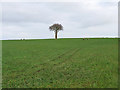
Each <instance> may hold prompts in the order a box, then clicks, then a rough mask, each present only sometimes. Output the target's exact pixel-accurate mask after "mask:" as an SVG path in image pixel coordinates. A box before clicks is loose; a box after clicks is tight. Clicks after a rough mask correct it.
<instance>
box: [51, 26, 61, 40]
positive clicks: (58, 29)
mask: <svg viewBox="0 0 120 90" xmlns="http://www.w3.org/2000/svg"><path fill="white" fill-rule="evenodd" d="M49 29H50V31H54V32H55V39H57V33H58V32H59V31H60V30H63V26H62V25H61V24H53V25H52V26H50V27H49Z"/></svg>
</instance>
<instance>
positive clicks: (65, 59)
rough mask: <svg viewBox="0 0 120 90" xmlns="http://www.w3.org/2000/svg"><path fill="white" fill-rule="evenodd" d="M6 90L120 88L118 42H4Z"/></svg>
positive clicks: (60, 40)
mask: <svg viewBox="0 0 120 90" xmlns="http://www.w3.org/2000/svg"><path fill="white" fill-rule="evenodd" d="M2 45H3V47H2V49H3V50H2V57H3V59H2V69H3V72H2V75H3V76H2V77H3V81H2V87H3V88H10V87H11V88H117V85H118V39H97V38H96V39H89V40H83V39H79V38H76V39H58V40H54V39H41V40H3V41H2Z"/></svg>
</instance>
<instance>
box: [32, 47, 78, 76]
mask: <svg viewBox="0 0 120 90" xmlns="http://www.w3.org/2000/svg"><path fill="white" fill-rule="evenodd" d="M79 50H80V49H79V48H77V49H75V50H73V51H72V54H71V55H70V56H69V57H68V58H66V59H64V60H63V61H62V62H59V63H57V64H53V67H52V68H55V67H57V66H58V65H61V64H62V63H65V62H67V61H69V60H70V58H71V57H73V56H74V55H75V54H76V53H77V52H78V51H79ZM69 53H70V52H69ZM65 55H66V54H65ZM65 55H60V56H61V57H60V58H55V59H53V61H54V60H56V59H61V58H63V57H62V56H65ZM45 68H46V67H44V68H42V69H40V70H37V71H36V72H35V73H34V74H33V75H35V74H36V73H39V72H40V71H43V70H45Z"/></svg>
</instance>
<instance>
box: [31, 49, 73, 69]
mask: <svg viewBox="0 0 120 90" xmlns="http://www.w3.org/2000/svg"><path fill="white" fill-rule="evenodd" d="M72 50H74V49H70V50H68V51H66V52H65V53H63V54H61V55H59V56H57V57H55V58H53V59H51V60H50V61H48V62H51V61H55V60H57V59H60V58H62V57H63V56H65V55H67V54H68V53H69V52H71V51H72ZM48 62H45V63H42V64H39V65H36V66H33V67H32V68H35V67H40V66H42V65H45V64H48Z"/></svg>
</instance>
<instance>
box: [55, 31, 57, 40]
mask: <svg viewBox="0 0 120 90" xmlns="http://www.w3.org/2000/svg"><path fill="white" fill-rule="evenodd" d="M55 39H57V30H56V31H55Z"/></svg>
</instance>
